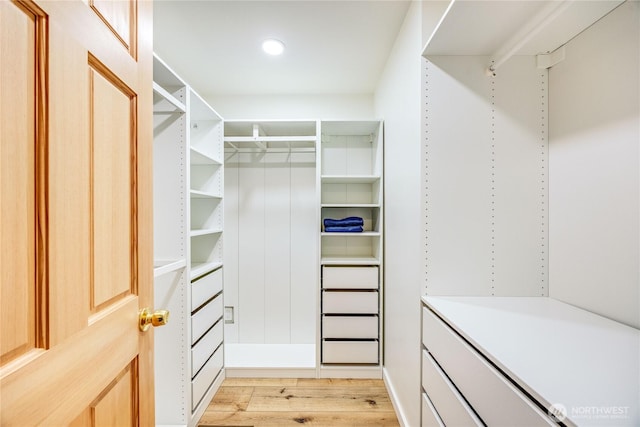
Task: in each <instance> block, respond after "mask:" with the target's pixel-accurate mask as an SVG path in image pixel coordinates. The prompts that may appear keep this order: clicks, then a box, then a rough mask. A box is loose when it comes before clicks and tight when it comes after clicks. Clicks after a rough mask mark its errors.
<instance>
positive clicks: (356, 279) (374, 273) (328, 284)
mask: <svg viewBox="0 0 640 427" xmlns="http://www.w3.org/2000/svg"><path fill="white" fill-rule="evenodd" d="M322 288H323V289H378V267H375V266H374V267H323V268H322Z"/></svg>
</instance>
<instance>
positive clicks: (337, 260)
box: [320, 256, 380, 265]
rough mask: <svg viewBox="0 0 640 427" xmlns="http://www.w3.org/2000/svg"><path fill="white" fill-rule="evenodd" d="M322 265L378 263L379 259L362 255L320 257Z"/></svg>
mask: <svg viewBox="0 0 640 427" xmlns="http://www.w3.org/2000/svg"><path fill="white" fill-rule="evenodd" d="M320 263H321V264H322V265H380V259H378V258H375V257H363V256H340V257H322V259H321V260H320Z"/></svg>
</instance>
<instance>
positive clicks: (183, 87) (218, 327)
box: [153, 56, 224, 426]
mask: <svg viewBox="0 0 640 427" xmlns="http://www.w3.org/2000/svg"><path fill="white" fill-rule="evenodd" d="M153 89H154V259H155V261H154V267H155V269H154V277H155V284H154V288H155V289H154V291H155V307H156V308H163V309H167V310H169V312H170V320H169V323H168V324H167V325H166V326H164V327H162V328H157V329H156V330H155V367H156V423H157V424H158V425H183V426H184V425H188V426H193V425H196V424H197V422H198V420H199V418H200V417H201V415H202V413H203V411H204V409H205V408H206V406H207V405H208V403H209V400H210V399H211V397H213V394H214V393H215V391H216V390H217V388H218V387H219V384H220V383H221V382H222V380H223V379H224V370H223V366H224V359H223V349H222V342H223V327H222V325H223V321H222V307H223V303H222V298H223V296H222V280H223V279H222V269H221V267H222V229H223V215H222V210H223V206H222V204H223V188H224V184H223V176H224V175H223V168H222V165H223V156H222V126H223V125H222V118H221V117H220V116H219V115H218V114H217V113H215V111H213V109H211V108H210V107H209V106H208V105H207V104H206V103H205V102H204V101H203V100H202V99H201V98H200V97H199V96H198V95H197V94H195V93H194V92H193V91H192V90H191V88H190V87H189V86H188V85H187V84H186V83H184V81H182V80H181V79H180V78H179V77H178V76H177V75H176V74H175V73H174V72H173V71H172V70H171V69H170V68H169V66H168V65H167V64H165V63H164V62H163V61H162V60H161V59H160V58H158V57H157V56H154V84H153Z"/></svg>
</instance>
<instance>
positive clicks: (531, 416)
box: [422, 308, 555, 426]
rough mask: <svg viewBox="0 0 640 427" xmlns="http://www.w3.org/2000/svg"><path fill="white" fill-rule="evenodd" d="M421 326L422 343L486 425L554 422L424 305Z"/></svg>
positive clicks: (534, 424)
mask: <svg viewBox="0 0 640 427" xmlns="http://www.w3.org/2000/svg"><path fill="white" fill-rule="evenodd" d="M422 327H423V341H424V345H425V346H426V347H427V349H428V350H429V352H430V353H431V354H432V355H433V357H434V359H436V360H437V361H438V363H439V364H440V366H442V368H443V369H444V370H445V372H446V373H447V375H448V376H449V378H451V381H453V382H454V383H455V385H456V387H458V389H459V390H460V392H461V393H462V394H463V395H464V396H465V398H466V399H467V400H468V401H469V403H470V404H471V406H473V408H474V409H475V410H476V412H477V413H478V414H479V415H480V417H482V419H483V420H484V421H485V422H486V423H487V425H490V426H494V425H496V426H540V425H542V426H545V425H546V426H549V425H555V424H554V423H553V422H552V421H551V420H550V419H549V418H548V417H547V416H546V415H545V414H544V413H543V412H542V411H540V410H539V409H538V408H537V407H536V406H534V404H533V402H532V401H531V400H530V399H529V398H528V397H526V396H525V395H524V394H523V393H521V392H520V391H519V390H518V389H516V388H515V387H514V386H513V384H511V383H510V382H509V381H508V380H507V379H506V378H505V377H504V375H502V374H501V373H500V372H498V370H496V369H495V368H494V367H493V366H491V365H490V364H489V363H488V362H487V361H486V360H485V359H484V357H483V356H481V355H479V354H478V353H477V352H476V350H475V349H473V348H472V347H471V346H470V345H469V344H467V343H466V342H464V341H463V340H462V339H461V338H460V337H459V336H458V335H457V334H456V333H455V332H454V331H453V330H452V329H451V328H450V327H449V326H448V325H446V324H445V323H444V322H443V321H442V320H440V319H439V318H438V317H436V315H435V314H433V313H432V312H431V311H430V310H428V309H426V308H423V312H422ZM496 402H500V407H496Z"/></svg>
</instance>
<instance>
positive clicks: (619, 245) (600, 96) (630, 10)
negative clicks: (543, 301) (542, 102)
mask: <svg viewBox="0 0 640 427" xmlns="http://www.w3.org/2000/svg"><path fill="white" fill-rule="evenodd" d="M639 9H640V6H639V3H638V2H627V3H625V4H623V5H622V6H620V7H619V8H617V9H616V10H614V11H613V12H612V13H611V14H609V15H608V16H606V17H605V18H603V19H602V20H600V21H599V22H597V23H596V24H595V25H593V26H592V27H590V28H589V29H588V30H586V31H585V32H583V33H582V34H580V35H579V36H578V37H577V38H575V39H574V40H572V41H571V42H570V43H568V44H567V46H566V59H565V60H564V61H563V62H561V63H559V64H557V65H556V66H554V67H553V68H551V70H550V75H549V85H550V105H551V115H550V132H551V133H550V141H551V142H550V159H549V160H550V172H551V177H550V181H551V183H550V194H549V198H550V200H549V203H550V210H551V220H550V236H549V240H550V245H551V258H550V264H549V267H550V282H551V286H550V291H551V292H550V295H551V296H552V297H555V298H558V299H561V300H564V301H566V302H568V303H571V304H574V305H577V306H579V307H582V308H585V309H587V310H591V311H594V312H596V313H599V314H602V315H604V316H607V317H610V318H612V319H615V320H618V321H621V322H623V323H626V324H629V325H631V326H635V327H636V328H637V327H640V237H639V233H640V227H639V221H640V211H639V200H640V195H639V193H640V178H639V173H638V170H639V166H640V159H639V156H640V149H639V146H640V121H639V116H640V109H639V104H640V89H639V83H638V81H639V80H640V78H639V77H638V76H640V67H639V65H638V64H639V61H640V59H639V55H640V53H639V52H640V29H639V26H640V24H639V23H640V13H639Z"/></svg>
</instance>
